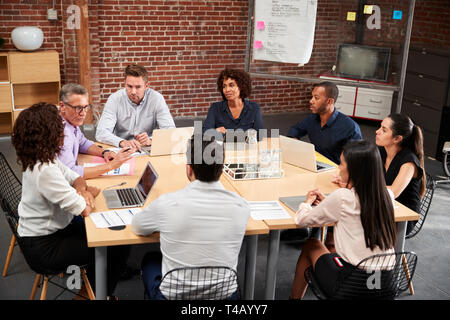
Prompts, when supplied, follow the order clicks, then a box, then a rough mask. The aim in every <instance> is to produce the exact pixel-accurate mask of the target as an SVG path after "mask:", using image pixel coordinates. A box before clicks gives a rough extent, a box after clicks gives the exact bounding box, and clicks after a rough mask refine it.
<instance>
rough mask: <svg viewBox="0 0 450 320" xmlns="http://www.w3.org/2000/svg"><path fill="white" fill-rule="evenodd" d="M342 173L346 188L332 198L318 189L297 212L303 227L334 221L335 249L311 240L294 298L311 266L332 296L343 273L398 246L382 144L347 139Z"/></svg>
mask: <svg viewBox="0 0 450 320" xmlns="http://www.w3.org/2000/svg"><path fill="white" fill-rule="evenodd" d="M339 175H340V179H341V182H342V183H343V184H344V185H345V187H343V188H339V189H338V190H336V191H334V192H333V193H331V194H330V195H329V196H327V197H325V196H324V195H323V194H322V193H320V191H319V190H312V191H310V192H308V194H307V197H306V200H305V202H304V203H302V204H301V205H300V207H299V209H298V211H297V212H296V214H295V222H296V224H297V225H298V226H300V227H310V226H317V225H327V224H335V227H334V233H333V236H334V243H335V249H336V253H331V252H330V251H329V250H328V249H327V248H326V247H325V245H323V244H322V243H321V242H320V241H319V240H317V239H312V238H311V239H308V240H307V241H306V243H305V244H304V246H303V248H302V252H301V254H300V257H299V259H298V262H297V268H296V272H295V278H294V284H293V286H292V294H291V298H293V299H301V298H303V296H304V294H305V292H306V288H307V283H306V280H305V277H304V272H305V270H306V269H307V268H308V267H309V266H313V268H314V272H315V274H316V276H317V278H318V281H319V283H320V285H321V288H322V289H323V290H324V291H326V293H328V294H329V295H333V293H334V290H335V289H334V288H336V284H337V283H338V282H339V279H340V277H341V275H342V273H345V272H347V271H349V270H350V268H352V266H355V265H357V264H358V263H359V262H360V261H361V260H363V259H364V258H367V257H369V256H371V255H374V254H383V253H392V252H393V251H394V250H393V248H394V245H395V243H396V238H397V235H396V227H395V222H394V206H393V195H392V192H391V191H389V190H388V189H387V188H386V183H385V180H384V172H383V168H382V164H381V159H380V154H379V152H378V150H377V147H376V146H375V145H374V144H373V143H370V142H368V141H364V140H359V141H350V142H348V143H347V144H346V145H345V146H344V149H343V152H342V154H341V163H340V165H339ZM312 205H317V206H316V207H314V208H313V207H312Z"/></svg>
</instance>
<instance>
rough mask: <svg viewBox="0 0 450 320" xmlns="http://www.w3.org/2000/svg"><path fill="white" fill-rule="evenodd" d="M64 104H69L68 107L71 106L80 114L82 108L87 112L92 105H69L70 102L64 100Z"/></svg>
mask: <svg viewBox="0 0 450 320" xmlns="http://www.w3.org/2000/svg"><path fill="white" fill-rule="evenodd" d="M64 104H65V105H67V106H69V107H71V108H72V109H75V111H76V113H78V114H81V112H83V110H84V111H86V112H88V111H89V110H91V108H92V106H91V105H90V104H88V105H87V106H84V107H82V106H73V105H71V104H69V103H67V102H64Z"/></svg>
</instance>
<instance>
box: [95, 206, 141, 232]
mask: <svg viewBox="0 0 450 320" xmlns="http://www.w3.org/2000/svg"><path fill="white" fill-rule="evenodd" d="M139 211H142V209H141V208H131V209H120V210H111V211H103V212H94V213H91V214H90V215H89V216H90V217H91V219H92V221H93V222H94V224H95V226H96V227H97V228H109V227H118V226H125V225H127V224H131V219H133V217H134V215H135V214H136V213H138V212H139Z"/></svg>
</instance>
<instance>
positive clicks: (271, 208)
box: [249, 201, 292, 220]
mask: <svg viewBox="0 0 450 320" xmlns="http://www.w3.org/2000/svg"><path fill="white" fill-rule="evenodd" d="M249 204H250V215H251V217H252V218H253V220H272V219H290V218H292V217H291V215H290V214H289V213H287V211H286V210H284V208H283V207H282V206H281V205H280V203H279V202H278V201H249Z"/></svg>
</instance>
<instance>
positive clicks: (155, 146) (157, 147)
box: [144, 127, 194, 156]
mask: <svg viewBox="0 0 450 320" xmlns="http://www.w3.org/2000/svg"><path fill="white" fill-rule="evenodd" d="M193 133H194V127H183V128H169V129H155V130H153V133H152V145H151V146H150V147H145V148H144V150H145V151H146V152H149V153H150V156H163V155H168V154H179V153H185V152H186V149H187V142H188V140H189V139H190V138H191V137H192V134H193Z"/></svg>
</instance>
